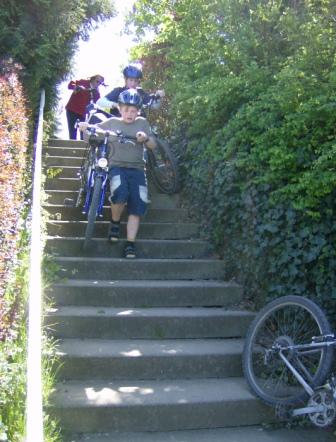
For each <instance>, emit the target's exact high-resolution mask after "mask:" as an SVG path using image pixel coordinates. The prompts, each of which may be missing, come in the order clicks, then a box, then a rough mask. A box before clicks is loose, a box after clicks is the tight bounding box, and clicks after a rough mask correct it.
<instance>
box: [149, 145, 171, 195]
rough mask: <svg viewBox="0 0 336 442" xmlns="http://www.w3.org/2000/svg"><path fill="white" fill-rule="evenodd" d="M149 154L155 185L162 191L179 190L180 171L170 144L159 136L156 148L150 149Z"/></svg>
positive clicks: (150, 172)
mask: <svg viewBox="0 0 336 442" xmlns="http://www.w3.org/2000/svg"><path fill="white" fill-rule="evenodd" d="M147 154H148V165H149V167H148V170H149V175H150V178H151V179H152V181H153V183H154V185H155V187H157V189H158V190H159V191H161V192H162V193H167V194H173V193H176V192H177V191H178V190H179V173H178V167H177V162H176V158H175V156H174V154H173V153H172V151H171V148H170V147H169V144H168V143H167V142H166V141H164V140H162V139H159V138H158V139H157V146H156V148H155V149H154V150H151V149H148V152H147Z"/></svg>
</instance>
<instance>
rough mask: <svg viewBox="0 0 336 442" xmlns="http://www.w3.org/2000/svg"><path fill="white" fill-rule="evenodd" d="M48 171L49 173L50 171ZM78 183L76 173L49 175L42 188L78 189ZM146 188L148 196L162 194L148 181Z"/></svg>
mask: <svg viewBox="0 0 336 442" xmlns="http://www.w3.org/2000/svg"><path fill="white" fill-rule="evenodd" d="M73 169H74V168H73ZM54 170H55V169H54ZM56 170H61V169H60V168H58V169H56ZM76 170H77V172H76V173H77V174H78V171H79V169H76ZM49 173H50V174H51V171H50V172H49ZM79 185H80V181H79V177H78V175H76V176H74V177H71V178H67V177H55V178H51V177H48V178H47V179H46V182H45V184H44V189H45V190H63V191H78V188H79ZM148 188H149V195H150V197H152V196H153V195H155V194H160V195H163V194H162V193H160V192H158V190H157V189H156V188H155V186H154V185H153V184H152V183H151V182H149V183H148ZM108 190H109V187H108Z"/></svg>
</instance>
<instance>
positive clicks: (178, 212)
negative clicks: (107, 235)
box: [44, 204, 192, 223]
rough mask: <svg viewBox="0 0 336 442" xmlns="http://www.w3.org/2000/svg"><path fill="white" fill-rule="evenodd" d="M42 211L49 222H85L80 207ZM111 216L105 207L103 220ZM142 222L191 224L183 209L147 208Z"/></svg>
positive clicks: (63, 206)
mask: <svg viewBox="0 0 336 442" xmlns="http://www.w3.org/2000/svg"><path fill="white" fill-rule="evenodd" d="M44 210H45V211H46V212H47V213H48V214H49V219H50V220H63V221H79V220H83V221H84V220H86V219H87V215H85V214H83V213H82V209H81V208H80V207H67V206H65V205H63V204H59V205H46V206H44ZM110 214H111V208H110V206H108V205H106V206H105V207H104V211H103V219H105V220H109V219H110V216H111V215H110ZM126 218H127V214H126V213H124V215H123V220H124V221H125V220H126ZM142 221H143V222H144V221H147V222H163V223H164V222H175V223H181V222H192V221H191V220H190V218H189V216H188V212H187V210H185V209H180V208H177V209H155V208H151V207H150V208H149V209H148V210H147V213H146V214H145V215H144V216H143V217H142Z"/></svg>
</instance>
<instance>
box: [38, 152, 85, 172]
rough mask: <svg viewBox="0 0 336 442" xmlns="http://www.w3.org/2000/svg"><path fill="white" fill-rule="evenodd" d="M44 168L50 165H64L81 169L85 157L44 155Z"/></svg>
mask: <svg viewBox="0 0 336 442" xmlns="http://www.w3.org/2000/svg"><path fill="white" fill-rule="evenodd" d="M42 163H43V166H44V170H47V169H49V168H50V167H54V168H55V167H56V168H62V167H64V166H70V167H76V168H77V169H79V168H80V167H81V165H82V163H83V158H82V157H80V156H66V157H64V156H56V155H53V156H50V155H47V156H44V157H43V159H42Z"/></svg>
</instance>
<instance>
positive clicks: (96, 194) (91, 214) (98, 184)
mask: <svg viewBox="0 0 336 442" xmlns="http://www.w3.org/2000/svg"><path fill="white" fill-rule="evenodd" d="M102 184H103V179H102V177H96V178H95V181H94V185H93V191H92V198H91V203H90V207H89V211H88V217H87V224H86V228H85V235H84V249H86V248H87V247H88V246H89V245H90V243H91V239H92V236H93V232H94V227H95V222H96V217H97V209H98V206H99V201H100V197H101V191H102Z"/></svg>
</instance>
